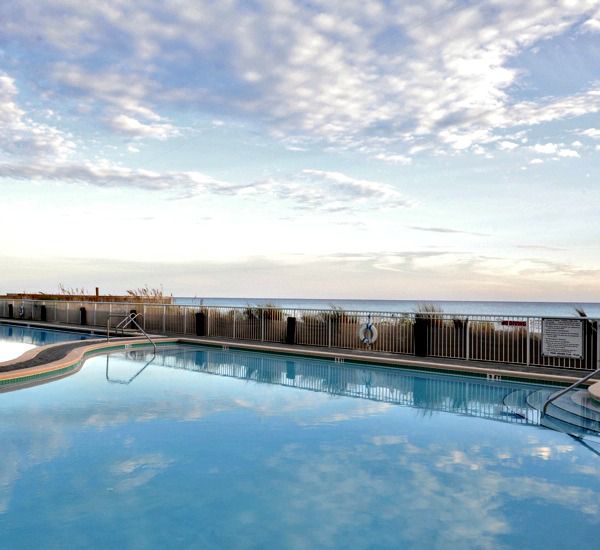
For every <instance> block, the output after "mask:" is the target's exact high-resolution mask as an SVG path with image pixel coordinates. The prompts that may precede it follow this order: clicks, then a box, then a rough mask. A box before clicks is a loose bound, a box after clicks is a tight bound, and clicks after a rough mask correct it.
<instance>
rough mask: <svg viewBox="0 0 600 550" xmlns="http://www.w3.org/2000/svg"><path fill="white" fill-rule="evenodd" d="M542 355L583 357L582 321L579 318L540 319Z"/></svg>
mask: <svg viewBox="0 0 600 550" xmlns="http://www.w3.org/2000/svg"><path fill="white" fill-rule="evenodd" d="M542 355H544V356H545V357H566V358H569V359H583V322H582V321H580V320H579V319H542Z"/></svg>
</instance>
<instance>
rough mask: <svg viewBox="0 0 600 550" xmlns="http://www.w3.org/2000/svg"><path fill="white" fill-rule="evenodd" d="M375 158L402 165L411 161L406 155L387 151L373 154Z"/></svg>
mask: <svg viewBox="0 0 600 550" xmlns="http://www.w3.org/2000/svg"><path fill="white" fill-rule="evenodd" d="M374 158H376V159H377V160H382V161H383V162H389V163H390V164H400V165H402V166H407V165H409V164H411V163H412V159H411V158H410V157H408V156H406V155H393V154H388V153H379V154H377V155H375V157H374Z"/></svg>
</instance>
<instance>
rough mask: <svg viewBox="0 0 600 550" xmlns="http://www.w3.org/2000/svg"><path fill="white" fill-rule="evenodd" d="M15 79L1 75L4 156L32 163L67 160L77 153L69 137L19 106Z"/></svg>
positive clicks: (0, 119)
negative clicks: (33, 161) (43, 159)
mask: <svg viewBox="0 0 600 550" xmlns="http://www.w3.org/2000/svg"><path fill="white" fill-rule="evenodd" d="M17 95H18V90H17V87H16V84H15V81H14V79H13V78H11V77H10V76H8V75H6V74H2V73H0V152H2V153H4V154H6V155H9V156H20V157H24V158H28V159H36V158H49V157H52V158H56V159H59V160H60V159H65V158H67V157H69V156H70V155H71V154H72V152H73V151H74V150H75V143H74V142H73V140H72V139H71V136H69V135H68V134H66V133H64V132H62V131H60V130H58V129H57V128H54V127H52V126H49V125H47V124H41V123H39V122H36V121H34V120H33V119H32V118H30V117H28V116H27V114H26V113H25V111H23V110H22V109H21V108H20V107H19V106H18V104H17Z"/></svg>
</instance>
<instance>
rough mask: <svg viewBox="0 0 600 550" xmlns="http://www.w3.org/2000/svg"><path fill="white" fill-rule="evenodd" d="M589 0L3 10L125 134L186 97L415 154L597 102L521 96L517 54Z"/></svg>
mask: <svg viewBox="0 0 600 550" xmlns="http://www.w3.org/2000/svg"><path fill="white" fill-rule="evenodd" d="M57 4H58V6H59V7H60V9H59V7H57ZM595 7H596V2H594V1H591V0H590V1H582V2H552V1H550V0H540V1H539V2H535V3H526V4H522V3H517V2H512V1H508V2H492V1H486V2H480V3H476V4H471V5H462V4H461V5H460V6H459V5H452V7H451V8H450V9H448V8H446V7H445V6H444V5H442V4H441V3H440V2H438V1H437V0H424V1H423V2H421V3H419V4H418V5H414V4H411V3H404V4H396V3H391V4H386V3H381V2H375V1H374V2H364V3H361V2H346V3H344V4H343V6H339V5H336V6H333V5H331V6H329V5H327V4H323V3H316V4H311V3H293V2H289V1H287V0H285V1H284V0H278V1H275V0H271V1H270V2H267V3H265V4H260V3H259V4H256V3H251V4H249V3H247V2H243V1H242V0H231V1H229V2H222V3H214V2H208V0H204V1H202V0H199V1H198V2H195V3H194V5H193V6H190V5H186V6H185V9H182V4H181V3H180V2H179V1H178V0H165V2H162V3H161V4H160V5H156V6H153V7H152V9H150V8H144V7H142V6H139V5H133V4H131V3H127V2H122V1H117V0H115V1H114V2H111V3H110V4H105V3H101V4H94V5H89V4H81V5H80V4H77V3H73V2H70V1H67V0H61V1H59V2H58V3H57V2H49V1H42V0H23V1H22V2H19V3H16V4H15V3H5V5H4V6H3V7H2V8H1V11H0V21H2V23H0V31H1V32H2V33H3V35H4V36H7V37H9V38H10V39H12V40H16V41H17V42H18V43H19V44H21V45H23V47H29V48H31V49H37V48H43V49H44V54H45V56H47V57H48V59H49V60H50V61H51V62H50V63H48V67H49V69H48V74H47V76H48V78H49V85H50V86H51V87H53V90H52V91H53V93H61V92H62V91H63V90H62V88H64V89H65V90H64V97H65V98H67V97H68V95H69V93H72V94H74V95H75V96H76V97H77V100H78V101H79V100H81V101H83V102H88V103H89V104H90V105H92V106H95V107H98V108H99V110H100V111H101V115H100V119H101V120H108V121H109V123H110V124H111V128H113V129H115V130H118V131H126V132H128V133H133V132H134V131H138V133H139V134H138V135H140V136H144V137H158V138H159V139H165V138H166V137H168V136H170V135H173V134H172V132H173V129H172V128H171V127H168V128H167V127H165V125H167V126H169V125H168V123H165V122H160V120H159V119H160V118H161V117H159V115H158V112H160V111H161V110H164V111H170V110H171V109H172V108H173V107H177V106H181V105H186V106H190V105H191V106H193V107H198V108H200V110H202V111H205V112H208V113H214V114H216V115H217V116H218V114H219V113H220V112H222V111H223V110H227V112H228V113H231V114H234V113H236V114H237V115H239V116H253V117H257V118H259V119H260V120H261V121H264V122H266V123H267V124H269V125H270V126H271V128H272V129H273V132H274V135H277V136H280V137H281V138H282V139H283V138H286V137H293V136H304V137H306V136H308V137H310V138H311V139H313V140H317V141H323V142H325V143H328V144H332V145H335V146H336V147H351V148H359V149H360V147H362V146H364V145H369V146H371V147H374V148H376V149H378V151H377V153H376V155H375V156H376V158H377V155H382V157H381V158H379V160H383V161H385V162H397V163H399V164H405V163H406V164H407V163H408V160H406V159H407V158H409V157H407V156H406V155H405V154H404V153H403V150H402V148H403V147H406V148H407V149H409V148H411V147H412V146H413V145H414V140H415V139H416V138H418V139H420V140H421V142H424V143H426V144H428V145H430V146H437V147H441V148H446V149H450V150H454V151H466V150H468V149H469V148H470V147H472V146H474V145H477V144H480V145H481V144H485V143H489V142H493V141H496V140H498V138H499V135H500V134H499V131H501V130H503V129H506V128H512V127H516V126H523V125H526V126H530V125H535V124H542V123H544V122H550V121H555V120H560V119H563V118H567V117H578V116H581V115H584V114H590V113H596V112H599V111H600V89H598V88H597V86H596V85H592V86H590V87H589V88H588V89H586V90H583V91H579V92H577V93H574V94H571V95H567V96H563V97H546V98H543V99H539V100H535V101H533V100H530V101H520V100H519V96H518V95H516V94H515V92H514V90H516V89H518V86H517V85H518V84H519V79H520V78H521V77H522V75H523V72H522V71H520V70H519V69H518V68H515V67H514V66H513V61H514V60H515V59H516V58H518V55H519V54H520V53H521V52H523V51H524V50H525V49H527V48H531V47H532V46H533V45H535V44H537V43H540V42H541V41H543V40H548V39H551V38H554V37H557V36H561V35H563V34H565V33H567V32H569V31H571V30H573V29H577V28H578V25H582V27H581V28H583V29H584V30H592V29H593V28H595V27H594V25H595V24H596V23H595V21H596V19H597V12H596V11H595V10H594V8H595ZM31 29H36V33H35V36H34V35H33V34H32V33H31ZM231 29H235V32H231ZM115 37H119V40H116V39H115ZM52 61H54V62H52ZM123 117H128V118H127V119H124V118H123ZM157 117H158V118H157ZM130 119H131V120H130ZM500 133H501V132H500ZM382 137H384V138H385V140H386V142H382V141H381V138H382ZM500 139H502V138H500ZM501 143H502V144H505V145H501V146H500V147H503V146H506V144H507V143H508V141H506V140H505V139H504V140H503V141H501ZM506 150H509V149H506ZM394 157H395V159H394Z"/></svg>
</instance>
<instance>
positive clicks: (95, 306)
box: [94, 302, 98, 326]
mask: <svg viewBox="0 0 600 550" xmlns="http://www.w3.org/2000/svg"><path fill="white" fill-rule="evenodd" d="M97 309H98V304H97V303H96V302H94V326H96V310H97Z"/></svg>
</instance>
